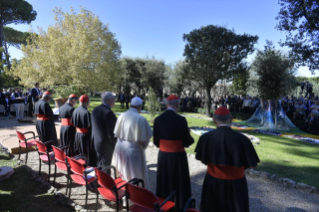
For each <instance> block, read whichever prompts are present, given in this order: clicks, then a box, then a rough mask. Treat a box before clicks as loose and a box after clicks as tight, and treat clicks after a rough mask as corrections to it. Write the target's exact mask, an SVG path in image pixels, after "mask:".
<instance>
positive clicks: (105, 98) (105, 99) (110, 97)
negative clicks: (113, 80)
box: [102, 91, 114, 103]
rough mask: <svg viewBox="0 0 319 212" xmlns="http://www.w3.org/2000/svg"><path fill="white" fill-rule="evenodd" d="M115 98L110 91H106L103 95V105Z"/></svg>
mask: <svg viewBox="0 0 319 212" xmlns="http://www.w3.org/2000/svg"><path fill="white" fill-rule="evenodd" d="M112 98H114V95H113V94H112V93H111V92H109V91H106V92H104V93H102V102H103V103H106V102H107V101H108V100H109V99H112Z"/></svg>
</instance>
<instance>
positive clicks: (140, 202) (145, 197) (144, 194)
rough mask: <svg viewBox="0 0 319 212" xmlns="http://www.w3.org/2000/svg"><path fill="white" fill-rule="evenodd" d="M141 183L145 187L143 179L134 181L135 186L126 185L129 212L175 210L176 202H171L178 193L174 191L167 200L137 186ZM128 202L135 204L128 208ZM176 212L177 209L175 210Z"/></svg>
mask: <svg viewBox="0 0 319 212" xmlns="http://www.w3.org/2000/svg"><path fill="white" fill-rule="evenodd" d="M139 182H141V183H142V185H143V187H144V182H143V180H141V179H138V180H136V181H134V183H133V184H135V185H133V184H126V186H125V188H126V197H127V198H126V204H127V207H128V208H127V210H128V211H131V212H165V211H169V210H171V209H173V208H175V202H173V201H170V199H171V198H173V197H175V194H176V191H173V192H172V193H171V194H170V195H169V196H168V197H167V198H166V199H163V198H161V197H158V196H155V195H154V194H153V193H152V192H151V191H149V190H147V189H145V188H142V187H139V186H137V185H138V183H139ZM128 200H131V201H132V202H133V203H134V204H133V205H132V206H130V207H129V206H128V205H129V203H128ZM175 211H176V208H175Z"/></svg>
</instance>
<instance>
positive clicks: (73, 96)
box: [69, 93, 78, 99]
mask: <svg viewBox="0 0 319 212" xmlns="http://www.w3.org/2000/svg"><path fill="white" fill-rule="evenodd" d="M71 98H78V97H77V96H76V95H75V94H74V93H73V94H71V95H70V96H69V99H71Z"/></svg>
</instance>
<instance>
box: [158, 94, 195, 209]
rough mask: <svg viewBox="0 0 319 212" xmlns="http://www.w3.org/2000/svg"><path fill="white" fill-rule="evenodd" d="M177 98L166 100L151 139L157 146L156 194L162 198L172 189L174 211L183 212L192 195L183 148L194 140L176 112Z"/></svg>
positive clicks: (173, 96)
mask: <svg viewBox="0 0 319 212" xmlns="http://www.w3.org/2000/svg"><path fill="white" fill-rule="evenodd" d="M179 103H180V100H179V98H178V97H177V96H175V95H170V96H169V97H168V98H167V99H166V106H167V110H166V111H165V112H164V113H162V114H161V115H160V116H158V117H157V118H156V119H155V121H154V132H153V141H154V145H155V146H157V147H159V148H160V151H159V153H158V162H157V164H158V165H157V182H156V195H157V196H159V197H161V198H166V197H167V196H168V195H170V193H171V192H172V191H176V192H177V193H176V208H177V211H180V212H181V211H183V208H184V205H185V203H186V201H187V200H188V199H189V198H190V197H191V196H192V192H191V185H190V176H189V168H188V161H187V156H186V152H185V149H184V148H185V147H189V146H190V145H192V144H193V143H194V139H193V138H192V136H191V135H190V133H189V128H188V125H187V121H186V119H185V117H183V116H180V115H179V114H177V112H178V109H179Z"/></svg>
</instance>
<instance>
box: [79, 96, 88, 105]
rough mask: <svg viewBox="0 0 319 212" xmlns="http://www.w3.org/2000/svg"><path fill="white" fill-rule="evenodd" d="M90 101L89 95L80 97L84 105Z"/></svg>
mask: <svg viewBox="0 0 319 212" xmlns="http://www.w3.org/2000/svg"><path fill="white" fill-rule="evenodd" d="M89 99H90V98H89V97H88V96H87V95H82V96H80V102H82V103H84V102H87V101H89Z"/></svg>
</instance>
